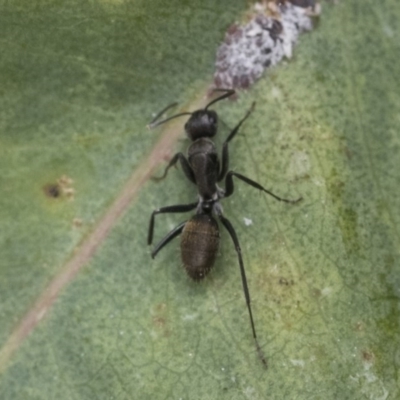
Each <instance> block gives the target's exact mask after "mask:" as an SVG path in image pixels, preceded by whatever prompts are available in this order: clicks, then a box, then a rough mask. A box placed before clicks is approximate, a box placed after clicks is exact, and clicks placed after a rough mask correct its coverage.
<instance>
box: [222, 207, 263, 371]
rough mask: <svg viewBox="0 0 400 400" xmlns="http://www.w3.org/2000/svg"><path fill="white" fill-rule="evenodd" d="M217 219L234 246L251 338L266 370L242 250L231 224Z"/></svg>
mask: <svg viewBox="0 0 400 400" xmlns="http://www.w3.org/2000/svg"><path fill="white" fill-rule="evenodd" d="M218 217H219V219H220V221H221V222H222V224H223V225H224V227H225V228H226V230H227V231H228V232H229V235H230V236H231V238H232V241H233V243H234V245H235V250H236V253H237V255H238V259H239V266H240V274H241V277H242V285H243V292H244V297H245V298H246V304H247V309H248V311H249V317H250V325H251V330H252V332H253V338H254V341H255V343H256V348H257V353H258V356H259V357H260V359H261V362H262V363H263V364H264V367H265V368H268V364H267V359H266V358H265V356H264V354H263V352H262V350H261V347H260V345H259V343H258V340H257V335H256V328H255V326H254V320H253V313H252V312H251V305H250V293H249V288H248V286H247V278H246V272H245V269H244V264H243V259H242V250H241V248H240V245H239V240H238V238H237V235H236V232H235V229H234V228H233V226H232V224H231V223H230V222H229V220H228V219H227V218H225V217H224V216H223V215H222V214H220V213H219V214H218Z"/></svg>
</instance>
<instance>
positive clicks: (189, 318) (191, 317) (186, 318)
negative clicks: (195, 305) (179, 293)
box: [182, 314, 198, 321]
mask: <svg viewBox="0 0 400 400" xmlns="http://www.w3.org/2000/svg"><path fill="white" fill-rule="evenodd" d="M197 316H198V314H186V315H183V316H182V319H183V320H184V321H193V320H195V319H196V318H197Z"/></svg>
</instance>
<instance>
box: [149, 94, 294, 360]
mask: <svg viewBox="0 0 400 400" xmlns="http://www.w3.org/2000/svg"><path fill="white" fill-rule="evenodd" d="M216 91H220V92H224V94H222V95H221V96H219V97H217V98H216V99H214V100H213V101H211V102H210V103H209V104H207V106H206V107H205V108H204V109H200V110H197V111H194V112H192V113H188V112H184V113H180V114H176V115H174V116H172V117H170V118H167V119H164V120H162V121H159V122H156V121H157V120H158V119H159V118H160V116H161V115H162V114H163V113H164V112H165V111H166V110H167V109H169V108H170V107H172V106H174V105H175V104H176V103H174V104H171V105H170V106H168V107H167V108H166V109H164V110H162V111H161V112H160V113H159V114H158V115H157V116H156V117H155V118H154V120H153V121H152V123H151V124H150V125H149V127H150V128H154V127H155V126H158V125H161V124H163V123H164V122H167V121H169V120H171V119H173V118H176V117H179V116H182V115H190V118H189V120H188V121H187V122H186V124H185V131H186V134H187V136H188V137H189V139H190V140H192V144H191V145H190V146H189V149H188V156H187V158H186V157H185V155H184V154H183V153H177V154H175V156H174V157H172V159H171V160H170V162H169V163H168V165H167V167H166V168H165V171H164V174H163V175H162V176H161V177H160V178H156V180H160V179H164V178H165V177H166V175H167V172H168V170H169V169H170V168H171V167H172V166H174V165H175V164H176V163H177V162H178V161H179V162H180V165H181V167H182V170H183V172H184V174H185V175H186V177H187V178H188V179H189V180H190V181H191V182H192V183H194V184H195V185H196V186H197V190H198V196H199V198H198V201H196V202H194V203H190V204H178V205H173V206H167V207H162V208H159V209H157V210H155V211H153V213H152V214H151V218H150V224H149V231H148V237H147V243H148V244H149V245H150V244H152V242H153V231H154V219H155V216H156V215H157V214H165V213H184V212H188V211H192V210H194V209H196V214H195V215H194V216H193V217H191V218H190V219H189V220H187V221H185V222H182V223H181V224H179V225H178V226H177V227H175V228H174V229H172V230H171V231H170V232H169V233H168V234H167V235H166V236H165V237H164V238H163V239H162V240H161V241H160V242H159V243H158V244H157V245H156V246H155V247H154V249H153V251H152V252H151V256H152V258H154V257H155V256H156V255H157V253H158V252H159V251H160V250H161V249H162V248H163V247H164V246H165V245H167V244H168V243H169V242H170V241H171V240H172V239H174V238H175V237H176V236H178V235H180V234H182V236H181V257H182V262H183V265H184V267H185V269H186V272H187V273H188V275H189V276H190V277H191V278H192V279H193V280H195V281H200V280H202V279H203V278H204V277H205V276H206V275H207V274H208V273H209V272H210V270H211V268H212V267H213V265H214V262H215V259H216V256H217V252H218V248H219V241H220V233H219V227H218V223H217V221H216V219H215V218H214V216H216V217H217V218H218V219H219V221H220V222H221V223H222V225H223V226H224V227H225V229H226V230H227V231H228V233H229V235H230V237H231V239H232V241H233V243H234V245H235V250H236V252H237V256H238V260H239V267H240V274H241V278H242V285H243V292H244V296H245V299H246V304H247V309H248V312H249V317H250V324H251V329H252V333H253V338H254V341H255V345H256V348H257V352H258V354H259V356H260V359H261V361H262V363H263V364H264V366H265V367H267V361H266V358H265V357H264V355H263V353H262V351H261V348H260V345H259V343H258V341H257V335H256V329H255V325H254V320H253V314H252V311H251V305H250V294H249V289H248V286H247V279H246V273H245V269H244V265H243V259H242V253H241V249H240V245H239V240H238V237H237V235H236V232H235V230H234V228H233V226H232V224H231V223H230V222H229V220H228V219H227V218H225V217H224V216H223V213H222V207H221V205H220V200H221V199H223V198H225V197H229V196H230V195H232V193H233V191H234V184H233V177H235V178H237V179H239V180H241V181H243V182H245V183H247V184H248V185H250V186H252V187H254V188H256V189H259V190H262V191H263V192H265V193H268V194H269V195H271V196H272V197H274V198H275V199H277V200H279V201H284V202H286V203H292V204H294V203H297V202H298V201H300V200H301V197H300V198H299V199H296V200H288V199H283V198H281V197H278V196H276V195H275V194H273V193H272V192H270V191H269V190H267V189H265V188H264V187H262V186H261V185H260V184H258V183H257V182H255V181H253V180H251V179H249V178H247V177H245V176H243V175H241V174H239V173H237V172H234V171H229V170H228V169H229V152H228V144H229V142H230V141H231V140H232V139H233V138H234V137H235V135H236V134H237V132H238V130H239V128H240V127H241V125H242V124H243V122H244V121H245V120H246V119H247V118H248V117H249V116H250V114H251V112H252V111H253V109H254V103H253V105H252V107H251V108H250V110H249V111H247V113H246V115H245V116H244V117H243V118H242V119H241V120H240V121H239V123H238V124H237V125H236V126H235V128H233V130H232V131H231V133H230V134H229V136H228V137H227V138H226V140H225V142H224V143H223V145H222V161H221V162H220V160H219V157H218V153H217V150H216V147H215V144H214V142H213V141H212V139H211V138H212V137H213V136H215V134H216V133H217V127H218V116H217V113H216V112H215V111H213V110H209V109H208V108H209V107H210V106H211V105H212V104H214V103H216V102H218V101H220V100H222V99H225V98H227V97H230V96H232V95H233V94H234V93H235V91H234V90H230V89H216ZM224 179H225V189H223V188H221V187H219V186H218V184H217V183H218V182H220V181H222V180H224Z"/></svg>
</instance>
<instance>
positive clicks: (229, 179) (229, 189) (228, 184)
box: [225, 171, 303, 204]
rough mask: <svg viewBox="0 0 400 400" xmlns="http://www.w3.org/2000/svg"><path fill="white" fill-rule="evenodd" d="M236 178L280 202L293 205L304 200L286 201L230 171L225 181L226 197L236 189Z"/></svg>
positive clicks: (300, 198)
mask: <svg viewBox="0 0 400 400" xmlns="http://www.w3.org/2000/svg"><path fill="white" fill-rule="evenodd" d="M234 176H235V177H236V178H238V179H240V180H242V181H243V182H246V183H247V184H248V185H250V186H253V187H254V188H256V189H258V190H262V191H263V192H265V193H267V194H269V195H270V196H272V197H273V198H275V199H276V200H279V201H284V202H285V203H291V204H296V203H297V202H299V201H300V200H302V199H303V198H302V197H299V198H298V199H296V200H289V199H284V198H282V197H279V196H277V195H276V194H274V193H272V192H270V191H269V190H267V189H265V188H264V187H262V186H261V185H260V184H259V183H257V182H255V181H253V180H251V179H249V178H247V177H245V176H244V175H241V174H238V173H237V172H233V171H229V172H228V173H227V175H226V179H225V197H229V196H230V195H231V194H232V193H233V191H234V189H235V187H234V185H233V177H234Z"/></svg>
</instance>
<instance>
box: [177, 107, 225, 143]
mask: <svg viewBox="0 0 400 400" xmlns="http://www.w3.org/2000/svg"><path fill="white" fill-rule="evenodd" d="M217 126H218V116H217V113H216V112H215V111H213V110H207V109H204V110H197V111H194V112H193V113H192V115H191V117H190V118H189V120H188V121H187V122H186V124H185V132H186V134H187V136H188V138H189V139H191V140H193V141H194V140H197V139H200V138H202V137H213V136H214V135H215V134H216V133H217Z"/></svg>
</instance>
